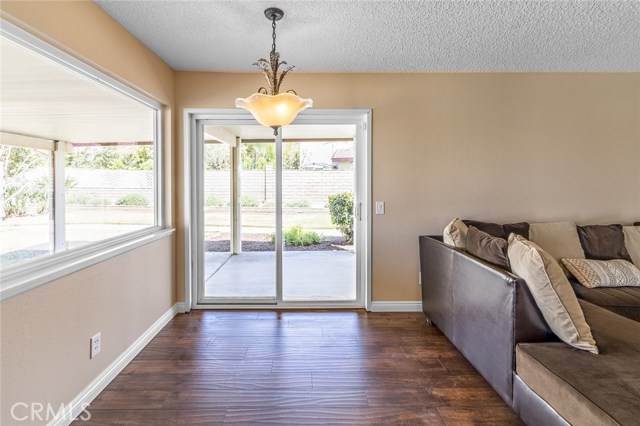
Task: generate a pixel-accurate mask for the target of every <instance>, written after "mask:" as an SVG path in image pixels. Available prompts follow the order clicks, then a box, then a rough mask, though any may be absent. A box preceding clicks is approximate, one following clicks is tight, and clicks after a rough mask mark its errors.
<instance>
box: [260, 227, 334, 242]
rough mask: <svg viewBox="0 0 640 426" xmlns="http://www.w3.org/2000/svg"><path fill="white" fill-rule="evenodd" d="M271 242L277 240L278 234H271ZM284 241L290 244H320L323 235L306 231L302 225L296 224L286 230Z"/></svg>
mask: <svg viewBox="0 0 640 426" xmlns="http://www.w3.org/2000/svg"><path fill="white" fill-rule="evenodd" d="M270 241H271V244H274V243H275V242H276V234H271V236H270ZM284 242H285V243H286V244H289V245H290V246H298V247H301V246H312V245H314V244H320V243H321V242H322V237H321V236H320V235H318V233H317V232H313V231H305V230H303V229H302V227H301V226H294V227H292V228H287V229H285V231H284Z"/></svg>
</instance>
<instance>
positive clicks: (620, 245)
mask: <svg viewBox="0 0 640 426" xmlns="http://www.w3.org/2000/svg"><path fill="white" fill-rule="evenodd" d="M578 236H579V237H580V244H581V245H582V249H583V250H584V255H585V257H586V258H587V259H596V260H611V259H624V260H628V261H629V262H631V257H629V253H628V252H627V249H626V247H625V245H624V232H623V231H622V225H588V226H578Z"/></svg>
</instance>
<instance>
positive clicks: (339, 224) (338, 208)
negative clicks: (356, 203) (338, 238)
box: [328, 192, 353, 244]
mask: <svg viewBox="0 0 640 426" xmlns="http://www.w3.org/2000/svg"><path fill="white" fill-rule="evenodd" d="M328 204H329V213H330V214H331V223H333V224H334V225H335V226H336V229H337V230H338V231H340V233H342V235H343V236H344V239H345V242H346V243H347V244H351V243H353V196H352V195H351V193H349V192H344V193H342V194H334V195H329V203H328Z"/></svg>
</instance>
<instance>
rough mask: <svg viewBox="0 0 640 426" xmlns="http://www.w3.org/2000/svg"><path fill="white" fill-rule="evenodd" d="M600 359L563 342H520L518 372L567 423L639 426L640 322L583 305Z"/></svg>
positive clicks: (517, 362)
mask: <svg viewBox="0 0 640 426" xmlns="http://www.w3.org/2000/svg"><path fill="white" fill-rule="evenodd" d="M580 304H581V306H582V309H583V311H584V314H585V317H586V318H587V320H588V321H589V324H591V328H592V330H593V335H594V336H595V338H596V339H597V341H598V346H599V347H600V355H594V354H591V353H588V352H584V351H577V350H575V349H573V348H571V347H569V346H567V345H565V344H563V343H554V342H545V343H521V344H519V345H518V346H517V347H516V373H517V374H518V376H519V377H520V378H521V379H522V380H523V381H524V382H525V383H526V384H527V386H529V388H531V390H533V391H534V392H535V393H536V394H538V395H539V396H540V397H541V398H542V399H544V400H545V401H546V402H547V403H548V404H549V405H551V406H552V407H553V408H554V409H555V410H556V411H557V412H558V414H560V415H561V416H562V417H563V418H564V419H565V420H566V421H567V422H569V423H570V424H574V425H637V424H638V413H640V368H638V365H640V323H637V322H635V321H631V320H629V319H627V318H623V317H621V316H619V315H616V314H614V313H612V312H609V311H607V310H604V309H602V308H599V307H597V306H594V305H592V304H590V303H587V302H584V301H581V302H580Z"/></svg>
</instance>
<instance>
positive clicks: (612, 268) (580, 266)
mask: <svg viewBox="0 0 640 426" xmlns="http://www.w3.org/2000/svg"><path fill="white" fill-rule="evenodd" d="M562 263H564V266H566V267H567V269H568V270H569V272H571V273H572V274H573V276H574V277H576V279H577V280H578V281H579V282H580V284H582V285H583V286H585V287H588V288H596V287H639V286H640V269H638V268H637V267H635V266H634V264H633V263H631V262H628V261H626V260H622V259H615V260H591V259H566V258H565V259H562Z"/></svg>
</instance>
